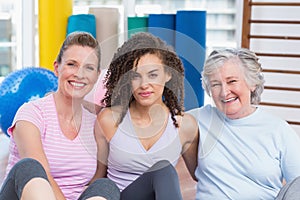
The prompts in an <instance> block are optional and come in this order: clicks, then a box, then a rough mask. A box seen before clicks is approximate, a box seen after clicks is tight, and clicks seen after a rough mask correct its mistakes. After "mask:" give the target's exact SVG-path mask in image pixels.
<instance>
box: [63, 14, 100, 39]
mask: <svg viewBox="0 0 300 200" xmlns="http://www.w3.org/2000/svg"><path fill="white" fill-rule="evenodd" d="M75 31H85V32H89V33H90V34H92V35H93V36H94V38H96V18H95V16H94V15H92V14H79V15H71V16H70V17H68V27H67V35H68V34H70V33H72V32H75Z"/></svg>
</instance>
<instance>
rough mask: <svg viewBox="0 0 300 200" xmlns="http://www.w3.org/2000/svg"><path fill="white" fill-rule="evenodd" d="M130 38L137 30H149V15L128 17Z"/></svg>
mask: <svg viewBox="0 0 300 200" xmlns="http://www.w3.org/2000/svg"><path fill="white" fill-rule="evenodd" d="M127 23H128V25H127V28H128V38H130V37H131V35H133V34H135V33H137V32H148V16H144V17H128V18H127Z"/></svg>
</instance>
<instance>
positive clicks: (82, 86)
mask: <svg viewBox="0 0 300 200" xmlns="http://www.w3.org/2000/svg"><path fill="white" fill-rule="evenodd" d="M97 67H98V58H97V56H96V54H95V50H94V49H93V48H91V47H88V46H84V47H83V46H79V45H72V46H70V47H69V48H68V49H67V50H66V51H65V52H64V54H63V57H62V60H61V63H58V62H57V61H56V62H55V63H54V69H55V73H56V75H57V76H58V78H59V89H58V91H59V92H61V93H63V94H64V95H65V96H67V97H70V98H84V96H85V95H86V94H87V93H89V92H90V91H91V90H92V88H93V86H94V84H95V83H96V82H97V79H98V75H99V70H98V68H97Z"/></svg>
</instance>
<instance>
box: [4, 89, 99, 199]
mask: <svg viewBox="0 0 300 200" xmlns="http://www.w3.org/2000/svg"><path fill="white" fill-rule="evenodd" d="M95 119H96V116H95V115H94V114H91V113H90V112H88V111H87V110H85V109H83V114H82V122H81V128H80V131H79V134H78V136H77V137H76V138H75V139H74V140H70V139H68V138H66V137H65V135H64V134H63V133H62V131H61V129H60V125H59V122H58V117H57V112H56V107H55V102H54V98H53V95H52V94H50V95H48V96H46V97H44V98H41V99H38V100H35V101H31V102H29V103H25V104H23V105H22V106H21V107H20V108H19V110H18V111H17V113H16V115H15V118H14V121H13V124H12V126H11V127H10V128H9V130H8V133H9V134H10V135H11V137H10V156H9V161H8V166H7V170H6V173H8V171H9V170H10V169H11V168H12V166H13V165H14V164H15V163H16V162H18V161H19V160H20V157H19V154H18V150H17V147H16V144H15V142H14V139H13V135H12V130H13V127H14V126H15V124H16V122H17V121H19V120H26V121H29V122H31V123H33V124H34V125H35V126H36V127H37V128H38V129H39V130H40V133H41V139H42V144H43V147H44V151H45V154H46V156H47V159H48V162H49V166H50V171H51V174H52V176H53V178H54V180H55V181H56V182H57V184H58V186H59V187H60V188H61V190H62V192H63V194H64V195H65V197H66V199H68V200H75V199H78V197H79V196H80V194H81V193H82V192H83V190H84V188H85V186H86V185H87V184H88V183H89V181H90V180H91V178H92V177H93V175H94V173H95V171H96V166H97V158H96V153H97V146H96V142H95V139H94V134H93V129H94V123H95Z"/></svg>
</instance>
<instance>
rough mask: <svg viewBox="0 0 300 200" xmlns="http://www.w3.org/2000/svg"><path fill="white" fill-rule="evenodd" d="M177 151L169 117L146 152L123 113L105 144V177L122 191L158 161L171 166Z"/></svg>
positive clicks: (177, 136)
mask: <svg viewBox="0 0 300 200" xmlns="http://www.w3.org/2000/svg"><path fill="white" fill-rule="evenodd" d="M181 151H182V145H181V142H180V137H179V134H178V129H177V128H176V127H175V126H174V125H173V120H172V119H171V116H170V115H169V118H168V123H167V126H166V129H165V131H164V133H163V134H162V135H161V137H160V138H159V139H158V141H156V143H155V144H154V145H153V146H152V147H151V148H150V149H149V150H146V149H145V148H144V147H143V145H142V143H141V142H140V140H139V138H138V137H137V135H136V134H135V131H134V127H133V124H132V121H131V118H130V113H129V111H127V113H126V115H125V117H124V119H123V121H122V123H121V124H120V125H119V126H118V129H117V131H116V133H115V134H114V136H113V137H112V139H111V141H110V143H109V156H108V175H107V176H108V178H110V179H111V180H113V181H114V182H115V183H116V184H117V185H118V187H119V189H120V190H121V191H122V190H123V189H124V188H126V187H127V186H128V185H129V184H130V183H131V182H133V181H134V180H135V179H137V178H138V177H139V176H140V175H142V174H143V173H144V172H145V171H147V170H148V169H149V168H150V167H151V166H152V165H154V164H155V163H156V162H158V161H160V160H168V161H169V162H170V163H172V164H173V166H175V165H176V164H177V161H178V159H179V157H180V156H181Z"/></svg>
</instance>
